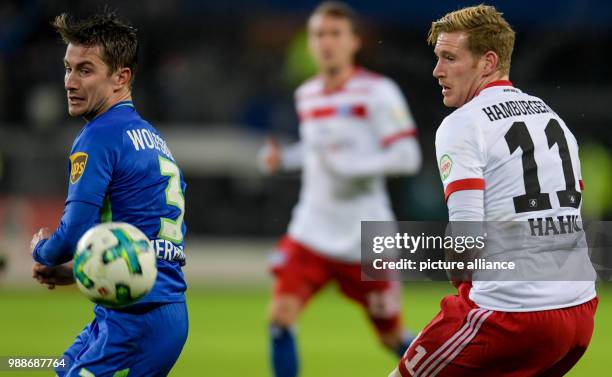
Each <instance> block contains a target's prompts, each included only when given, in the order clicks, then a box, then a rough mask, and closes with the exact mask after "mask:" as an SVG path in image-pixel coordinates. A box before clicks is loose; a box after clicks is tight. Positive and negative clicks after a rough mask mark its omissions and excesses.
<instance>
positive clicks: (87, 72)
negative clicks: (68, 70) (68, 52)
mask: <svg viewBox="0 0 612 377" xmlns="http://www.w3.org/2000/svg"><path fill="white" fill-rule="evenodd" d="M80 71H81V74H82V75H87V74H89V72H90V71H89V69H86V68H81V70H80Z"/></svg>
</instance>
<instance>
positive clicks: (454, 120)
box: [436, 104, 477, 140]
mask: <svg viewBox="0 0 612 377" xmlns="http://www.w3.org/2000/svg"><path fill="white" fill-rule="evenodd" d="M466 105H467V104H466ZM466 105H464V106H462V107H460V108H458V109H456V110H455V111H453V112H452V113H450V114H449V115H447V116H446V117H445V118H444V119H443V120H442V123H440V127H438V129H437V131H436V140H438V139H442V138H457V137H461V136H467V135H469V134H471V133H473V132H475V131H476V129H477V122H476V121H475V119H474V114H473V111H472V109H471V108H470V107H467V106H466Z"/></svg>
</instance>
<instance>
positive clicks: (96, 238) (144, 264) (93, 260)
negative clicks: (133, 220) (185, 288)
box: [73, 222, 157, 308]
mask: <svg viewBox="0 0 612 377" xmlns="http://www.w3.org/2000/svg"><path fill="white" fill-rule="evenodd" d="M73 273H74V277H75V280H76V283H77V286H78V287H79V289H80V290H81V292H83V294H85V296H87V297H88V298H89V299H90V300H91V301H93V302H95V303H97V304H100V305H104V306H107V307H111V308H119V307H122V306H126V305H130V304H133V303H134V302H136V301H138V300H139V299H140V298H142V297H143V296H144V295H146V294H147V293H148V292H149V291H150V290H151V288H153V284H155V278H156V277H157V260H156V257H155V253H154V251H153V247H152V245H151V242H150V241H149V239H148V238H147V236H146V235H145V234H144V233H143V232H141V231H140V230H139V229H138V228H136V227H135V226H133V225H130V224H128V223H119V222H114V223H113V222H111V223H103V224H99V225H96V226H95V227H93V228H91V229H89V230H88V231H87V232H86V233H85V234H84V235H83V236H82V237H81V239H80V240H79V242H78V244H77V251H76V253H75V255H74V267H73Z"/></svg>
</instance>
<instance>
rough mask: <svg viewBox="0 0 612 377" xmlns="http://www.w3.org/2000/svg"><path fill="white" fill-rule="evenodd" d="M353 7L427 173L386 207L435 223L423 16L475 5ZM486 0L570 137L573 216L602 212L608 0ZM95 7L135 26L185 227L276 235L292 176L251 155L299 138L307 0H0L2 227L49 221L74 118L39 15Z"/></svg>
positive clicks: (432, 104)
mask: <svg viewBox="0 0 612 377" xmlns="http://www.w3.org/2000/svg"><path fill="white" fill-rule="evenodd" d="M348 3H349V4H351V5H352V6H353V7H354V8H355V9H356V10H357V11H358V12H359V13H360V14H361V15H362V18H363V21H364V23H365V26H366V27H365V32H366V35H365V48H364V50H363V52H362V54H361V56H360V60H361V64H363V65H364V66H365V67H367V68H370V69H372V70H374V71H378V72H380V73H382V74H384V75H387V76H389V77H391V78H392V79H394V80H395V81H396V82H397V83H398V84H399V85H400V87H401V88H402V89H403V91H404V94H405V96H406V98H407V100H408V102H409V104H410V107H411V110H412V112H413V115H414V117H415V119H416V122H417V125H418V127H419V129H420V135H419V139H420V141H421V144H422V146H423V150H424V154H425V162H424V168H423V170H422V172H421V173H420V174H419V175H418V176H416V177H411V178H406V177H391V178H390V179H389V188H390V190H391V193H392V197H393V203H394V207H395V210H396V213H397V215H398V217H399V218H400V219H404V220H424V219H444V218H445V217H446V208H445V204H444V202H443V196H442V187H441V184H440V181H439V177H438V172H437V168H436V163H435V156H434V146H433V141H434V135H435V130H436V128H437V126H438V125H439V124H440V122H441V120H442V119H443V118H444V116H446V115H447V114H448V113H449V110H448V109H446V108H444V106H443V105H442V101H441V94H440V90H439V87H438V85H437V83H436V81H435V80H434V79H433V78H432V76H431V71H432V69H433V67H434V63H435V61H434V55H433V53H432V48H431V47H430V46H428V45H427V44H426V41H425V39H426V36H427V31H428V29H429V25H430V23H431V21H432V20H434V19H436V18H439V17H441V16H442V15H444V14H445V13H446V12H448V11H450V10H453V9H457V8H460V7H463V6H466V5H473V4H476V3H475V2H455V1H436V2H432V3H430V4H427V3H425V2H409V1H391V0H379V1H376V2H373V1H365V0H363V1H349V2H348ZM490 3H492V4H494V5H496V6H497V7H498V9H499V10H501V11H503V12H504V13H505V16H506V18H507V19H508V21H509V22H510V24H511V25H512V26H513V27H514V28H515V30H516V31H517V42H516V47H515V51H514V55H513V61H512V69H511V75H510V79H511V81H512V82H513V83H514V85H515V86H517V87H519V88H521V89H522V90H524V91H526V92H529V93H530V94H533V95H536V96H539V97H541V98H543V99H544V100H545V101H546V102H547V103H548V104H549V105H550V106H551V107H552V108H553V109H555V110H556V111H557V112H558V113H559V115H560V116H561V117H562V118H563V119H564V120H565V121H566V123H567V124H568V126H569V127H570V128H571V129H572V130H573V132H574V133H575V135H576V136H577V138H578V140H579V143H580V145H581V159H582V169H583V178H584V180H585V184H586V190H587V192H586V193H585V196H584V198H585V201H584V208H583V209H584V215H585V216H586V217H589V218H595V219H610V218H611V217H612V188H611V187H610V184H611V183H612V173H611V172H612V157H611V155H610V151H611V150H612V149H611V146H612V145H611V143H612V132H611V130H610V125H611V124H612V113H611V112H610V107H611V106H612V74H611V70H612V68H611V63H610V62H611V61H612V51H611V47H612V2H607V1H584V0H582V1H579V0H572V1H552V0H546V1H493V2H490ZM103 4H109V5H110V6H111V7H113V8H115V9H116V10H117V11H118V13H119V14H120V15H121V16H122V17H123V18H126V19H128V20H130V21H131V23H132V24H133V26H135V27H136V28H138V30H139V38H140V43H141V50H140V56H139V59H140V61H139V67H138V73H137V76H136V82H135V90H134V100H135V104H136V107H137V109H138V111H139V112H140V114H141V115H142V116H143V117H144V118H145V119H147V120H149V121H151V122H152V123H153V124H154V125H155V126H156V127H158V128H159V129H160V131H161V132H162V134H164V136H165V137H166V139H167V141H168V143H169V146H170V148H171V149H172V151H173V153H174V155H175V157H176V159H177V160H178V163H179V166H181V168H182V169H183V171H184V174H185V177H186V180H187V184H188V188H187V193H186V195H187V213H186V221H187V223H188V227H189V232H190V234H191V235H205V236H209V235H212V236H249V237H253V236H257V237H258V236H266V237H269V236H276V235H279V234H281V233H283V232H284V230H285V227H286V225H287V222H288V219H289V216H290V212H291V208H292V206H293V205H294V204H295V202H296V200H297V195H298V190H299V175H283V176H279V177H262V176H261V175H259V174H258V172H257V170H256V168H255V163H254V160H255V155H256V153H257V149H258V148H259V146H260V145H261V143H262V141H263V140H264V138H265V136H266V135H276V136H278V137H280V138H281V139H283V140H285V141H287V142H289V141H291V140H295V139H296V136H297V117H296V115H295V112H294V106H293V91H294V90H295V88H296V87H297V86H298V85H299V84H300V82H301V81H303V80H304V79H306V78H308V77H309V76H311V75H312V74H313V73H314V67H313V64H312V62H311V61H310V60H309V57H308V54H307V51H306V41H305V22H306V19H307V17H308V15H309V12H310V11H311V10H312V9H313V8H314V7H315V6H316V5H317V4H318V2H314V1H295V0H294V1H291V2H286V1H280V0H267V1H264V0H258V1H226V2H218V1H215V2H212V1H194V0H182V1H181V0H177V1H132V2H123V1H107V2H104V3H103V2H100V1H93V0H87V1H76V0H73V1H69V0H66V1H14V0H4V1H2V2H1V3H0V228H1V227H2V225H3V224H2V221H3V220H2V218H4V219H5V222H6V219H7V218H8V219H12V217H11V216H9V215H7V213H11V211H12V213H20V214H21V215H20V216H22V217H23V216H25V215H23V213H28V211H29V212H30V213H32V216H31V218H32V219H34V220H32V221H35V222H36V223H37V224H38V223H48V222H52V221H55V223H56V222H57V219H58V216H59V214H58V213H61V212H60V211H61V208H62V206H63V199H64V197H65V192H66V182H67V175H68V171H67V166H68V164H67V162H68V158H67V157H68V153H69V150H70V145H71V142H72V139H73V138H74V136H75V135H76V133H77V132H78V131H79V129H80V127H81V126H82V125H83V124H84V123H83V121H82V120H80V119H71V118H70V117H69V116H68V115H67V111H66V103H65V102H66V101H65V92H64V90H63V65H62V57H63V54H64V51H65V46H64V45H63V44H62V42H61V41H60V40H59V38H58V36H57V35H55V34H54V32H53V30H52V29H51V27H50V24H49V23H50V22H51V20H52V19H53V18H54V17H55V16H56V15H58V14H59V13H61V12H69V13H72V14H74V15H77V16H79V15H87V14H90V13H92V12H94V11H95V10H97V9H100V8H101V7H102V6H103ZM24 208H25V210H24ZM26 217H27V216H26ZM24 221H26V222H27V221H29V220H27V219H26V220H24ZM13 222H14V220H13ZM37 224H32V227H35V225H37Z"/></svg>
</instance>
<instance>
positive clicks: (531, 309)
mask: <svg viewBox="0 0 612 377" xmlns="http://www.w3.org/2000/svg"><path fill="white" fill-rule="evenodd" d="M595 297H597V292H595V293H594V294H592V295H590V296H589V297H588V298H586V299H581V300H578V301H575V302H572V303H570V304H562V305H551V306H539V307H535V308H524V309H523V308H521V309H516V310H511V309H507V308H498V307H495V306H489V305H480V304H479V303H478V302H476V301H475V300H474V299H473V298H471V297H470V300H472V301H473V302H474V303H475V304H476V305H478V307H479V308H482V309H486V310H493V311H496V312H507V313H525V312H541V311H545V310H555V309H566V308H571V307H573V306H578V305H582V304H584V303H586V302H589V301H591V300H592V299H594V298H595Z"/></svg>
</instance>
